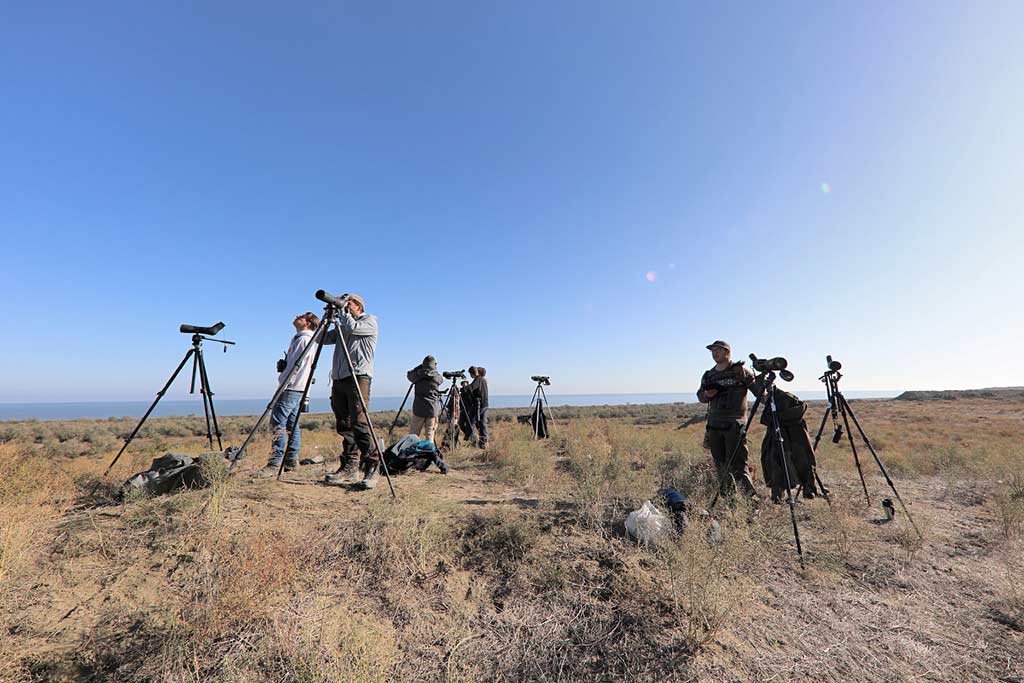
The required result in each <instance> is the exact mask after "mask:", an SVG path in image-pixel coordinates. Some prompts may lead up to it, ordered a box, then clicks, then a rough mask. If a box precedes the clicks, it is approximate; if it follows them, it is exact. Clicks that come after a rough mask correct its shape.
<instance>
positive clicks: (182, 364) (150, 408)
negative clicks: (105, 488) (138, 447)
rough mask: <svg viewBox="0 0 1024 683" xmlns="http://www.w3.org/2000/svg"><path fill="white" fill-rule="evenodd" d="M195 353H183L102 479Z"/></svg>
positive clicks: (104, 473)
mask: <svg viewBox="0 0 1024 683" xmlns="http://www.w3.org/2000/svg"><path fill="white" fill-rule="evenodd" d="M195 352H196V350H195V349H189V350H188V351H187V352H186V353H185V357H184V358H182V359H181V362H180V363H178V367H176V368H175V369H174V372H172V373H171V378H170V379H169V380H167V384H165V385H164V388H163V389H161V390H160V391H158V392H157V394H156V398H155V399H153V403H151V404H150V406H149V410H147V411H146V414H145V415H143V416H142V419H141V420H139V423H138V424H137V425H135V429H133V430H132V433H131V434H129V435H128V438H127V439H125V440H124V445H123V446H121V450H119V451H118V452H117V455H115V456H114V459H113V460H111V461H110V464H109V465H107V469H105V470H103V475H102V476H104V477H105V476H107V474H109V473H110V469H111V468H112V467H113V466H114V465H116V464H117V461H118V460H119V459H120V458H121V455H122V454H123V453H124V452H125V450H126V449H127V448H128V445H129V444H130V443H131V442H132V439H134V438H135V435H136V434H138V433H139V430H140V429H142V425H143V424H144V423H145V422H146V418H148V417H149V414H150V413H152V412H153V409H154V408H156V404H157V403H159V402H160V399H162V398H163V397H164V394H166V393H167V390H168V389H170V388H171V385H172V384H173V383H174V380H175V378H176V377H177V376H178V373H180V372H181V369H182V368H183V367H185V363H187V362H188V359H189V358H190V357H191V356H192V354H193V353H195Z"/></svg>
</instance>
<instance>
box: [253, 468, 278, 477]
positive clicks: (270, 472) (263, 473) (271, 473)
mask: <svg viewBox="0 0 1024 683" xmlns="http://www.w3.org/2000/svg"><path fill="white" fill-rule="evenodd" d="M276 476H277V465H267V466H266V467H264V468H263V469H262V470H256V471H255V472H253V473H252V478H253V479H273V478H274V477H276Z"/></svg>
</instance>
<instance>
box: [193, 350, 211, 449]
mask: <svg viewBox="0 0 1024 683" xmlns="http://www.w3.org/2000/svg"><path fill="white" fill-rule="evenodd" d="M197 368H198V370H199V394H200V395H201V396H202V397H203V415H204V416H205V417H206V440H207V441H208V442H209V443H210V450H213V426H212V425H211V424H210V399H209V397H208V396H207V395H206V381H205V379H204V378H203V350H202V349H197V350H196V355H195V357H193V358H192V377H195V376H196V369H197Z"/></svg>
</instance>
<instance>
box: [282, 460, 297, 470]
mask: <svg viewBox="0 0 1024 683" xmlns="http://www.w3.org/2000/svg"><path fill="white" fill-rule="evenodd" d="M297 469H299V465H298V463H294V462H286V463H285V464H284V471H285V472H294V471H295V470H297Z"/></svg>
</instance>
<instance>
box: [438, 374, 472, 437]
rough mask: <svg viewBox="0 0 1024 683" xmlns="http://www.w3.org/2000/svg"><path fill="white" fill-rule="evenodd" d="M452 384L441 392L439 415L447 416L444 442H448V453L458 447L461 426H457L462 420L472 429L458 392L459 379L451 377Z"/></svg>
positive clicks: (469, 417) (467, 412)
mask: <svg viewBox="0 0 1024 683" xmlns="http://www.w3.org/2000/svg"><path fill="white" fill-rule="evenodd" d="M450 379H451V381H452V383H451V386H449V387H448V388H447V389H446V390H445V391H442V392H441V406H442V407H441V415H445V414H447V415H448V432H447V433H446V434H445V435H444V441H447V442H448V448H449V451H454V450H455V447H456V446H458V445H459V434H460V432H461V431H462V426H461V425H460V424H459V423H460V422H461V421H462V419H465V420H466V423H467V424H468V425H469V426H470V427H471V428H472V426H473V422H472V418H471V416H470V414H469V411H468V410H466V404H465V402H464V401H463V400H462V392H461V391H460V390H459V385H458V380H460V379H461V377H458V376H456V377H451V378H450Z"/></svg>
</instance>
